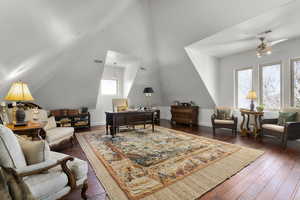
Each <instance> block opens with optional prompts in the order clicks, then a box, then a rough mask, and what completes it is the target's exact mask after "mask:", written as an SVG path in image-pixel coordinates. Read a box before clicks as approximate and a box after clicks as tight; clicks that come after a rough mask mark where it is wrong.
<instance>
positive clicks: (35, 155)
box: [19, 140, 50, 165]
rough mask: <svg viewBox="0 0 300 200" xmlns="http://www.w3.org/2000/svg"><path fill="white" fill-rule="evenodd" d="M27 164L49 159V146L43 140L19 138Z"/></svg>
mask: <svg viewBox="0 0 300 200" xmlns="http://www.w3.org/2000/svg"><path fill="white" fill-rule="evenodd" d="M19 142H20V145H21V148H22V150H23V153H24V156H25V159H26V163H27V165H32V164H37V163H41V162H44V161H46V160H47V159H49V153H50V148H49V146H48V143H47V142H46V141H45V140H39V141H28V140H19Z"/></svg>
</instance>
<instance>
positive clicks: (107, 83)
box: [101, 80, 118, 95]
mask: <svg viewBox="0 0 300 200" xmlns="http://www.w3.org/2000/svg"><path fill="white" fill-rule="evenodd" d="M101 93H102V95H117V94H118V81H117V80H101Z"/></svg>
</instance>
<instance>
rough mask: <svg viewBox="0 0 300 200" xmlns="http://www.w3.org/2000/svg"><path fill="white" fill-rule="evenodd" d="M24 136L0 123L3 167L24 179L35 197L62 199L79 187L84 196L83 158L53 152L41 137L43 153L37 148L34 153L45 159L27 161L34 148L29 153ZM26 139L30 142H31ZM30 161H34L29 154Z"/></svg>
mask: <svg viewBox="0 0 300 200" xmlns="http://www.w3.org/2000/svg"><path fill="white" fill-rule="evenodd" d="M23 140H25V139H20V137H17V136H16V135H15V134H14V133H13V132H12V131H11V130H10V129H8V128H6V127H5V126H3V125H0V167H1V168H2V169H4V170H5V171H7V172H9V173H10V174H13V175H14V177H16V179H17V180H19V181H18V182H21V181H22V182H24V183H25V185H26V187H27V188H28V189H29V192H30V193H31V195H32V196H33V197H34V198H35V199H39V200H54V199H61V198H63V197H64V196H66V195H67V194H68V193H70V192H72V191H73V190H75V189H78V188H81V189H82V197H83V198H84V199H86V195H85V192H86V190H87V172H88V165H87V163H86V162H85V161H82V160H79V159H77V158H73V157H70V156H67V155H65V154H62V153H56V152H52V151H50V149H49V147H47V143H46V142H44V141H42V142H44V143H43V144H45V146H44V148H43V149H44V151H43V154H42V153H40V152H39V153H38V154H37V155H38V157H41V155H42V157H43V159H44V160H43V161H41V162H38V163H31V164H29V159H28V155H32V154H34V153H33V152H35V151H33V150H31V151H29V152H31V154H28V151H25V150H24V146H22V142H24V141H23ZM27 142H29V143H27V144H29V145H31V144H32V143H34V142H33V141H27ZM30 142H31V143H30ZM35 142H36V141H35ZM37 142H39V141H37ZM27 150H28V149H27ZM44 153H45V154H44ZM46 153H47V154H46ZM26 155H27V156H26ZM34 155H36V154H34ZM46 155H47V157H46ZM30 162H33V161H32V158H31V160H30ZM20 193H21V192H20Z"/></svg>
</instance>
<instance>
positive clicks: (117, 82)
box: [101, 78, 119, 96]
mask: <svg viewBox="0 0 300 200" xmlns="http://www.w3.org/2000/svg"><path fill="white" fill-rule="evenodd" d="M103 80H105V81H116V84H117V93H116V94H103V92H102V84H101V95H103V96H118V95H119V80H118V79H113V78H109V79H101V81H103Z"/></svg>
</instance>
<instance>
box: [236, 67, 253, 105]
mask: <svg viewBox="0 0 300 200" xmlns="http://www.w3.org/2000/svg"><path fill="white" fill-rule="evenodd" d="M249 69H251V71H252V74H251V78H252V80H251V87H252V90H253V88H254V87H253V80H254V79H253V75H254V68H253V67H244V68H239V69H235V70H234V72H235V78H234V79H235V82H234V100H235V108H236V109H240V108H239V102H238V74H239V71H245V70H249ZM245 98H246V97H245Z"/></svg>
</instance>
